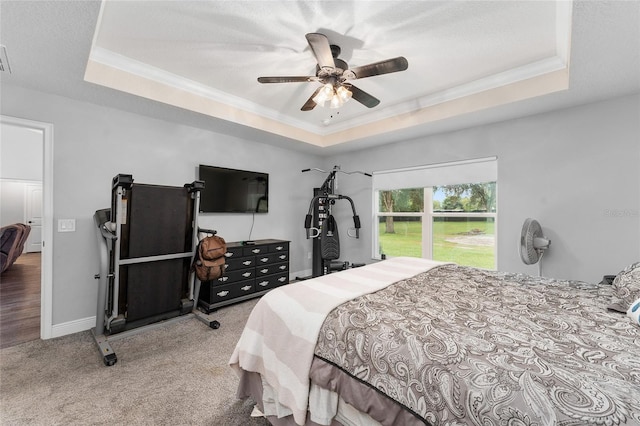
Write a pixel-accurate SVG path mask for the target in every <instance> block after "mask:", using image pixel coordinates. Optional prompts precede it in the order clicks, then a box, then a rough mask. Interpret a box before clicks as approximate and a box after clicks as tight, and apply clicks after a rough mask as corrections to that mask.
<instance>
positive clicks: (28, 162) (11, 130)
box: [0, 123, 43, 182]
mask: <svg viewBox="0 0 640 426" xmlns="http://www.w3.org/2000/svg"><path fill="white" fill-rule="evenodd" d="M42 137H43V136H42V131H41V130H36V129H29V128H26V127H22V126H15V125H12V124H7V123H1V124H0V178H2V179H15V180H23V181H25V180H26V181H37V182H42V158H43V149H42Z"/></svg>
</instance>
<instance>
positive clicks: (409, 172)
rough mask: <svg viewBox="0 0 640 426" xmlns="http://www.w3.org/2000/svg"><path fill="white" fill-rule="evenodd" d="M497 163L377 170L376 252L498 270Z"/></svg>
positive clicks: (375, 176) (375, 186) (375, 182)
mask: <svg viewBox="0 0 640 426" xmlns="http://www.w3.org/2000/svg"><path fill="white" fill-rule="evenodd" d="M496 168H497V167H496V159H495V158H490V159H480V160H470V161H464V162H456V163H447V164H440V165H430V166H423V167H416V168H411V169H402V170H394V171H387V172H378V173H374V199H375V203H376V209H375V220H374V223H376V224H377V226H376V227H374V235H373V238H374V242H375V244H374V254H373V255H374V257H375V258H381V257H382V255H384V256H389V257H394V256H412V257H423V258H427V259H434V260H443V261H452V262H456V263H458V264H460V265H468V266H476V267H480V268H486V269H495V268H496V229H497V228H496V223H497V208H496V176H497V170H496ZM479 178H480V179H479Z"/></svg>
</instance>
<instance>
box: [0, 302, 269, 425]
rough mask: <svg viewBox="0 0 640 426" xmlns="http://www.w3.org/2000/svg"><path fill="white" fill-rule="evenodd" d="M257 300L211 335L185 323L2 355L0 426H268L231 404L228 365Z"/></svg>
mask: <svg viewBox="0 0 640 426" xmlns="http://www.w3.org/2000/svg"><path fill="white" fill-rule="evenodd" d="M255 303H256V300H251V301H247V302H243V303H240V304H237V305H233V306H230V307H225V308H222V309H220V310H219V311H217V312H215V313H214V314H213V316H214V317H215V319H216V320H218V321H220V323H221V327H220V328H219V329H217V330H213V329H211V328H209V327H207V326H206V325H205V324H203V323H202V322H200V321H198V320H197V319H195V318H193V317H190V318H186V319H181V320H179V321H173V322H168V323H166V324H162V325H161V326H160V327H158V328H155V329H153V330H146V331H144V332H142V333H138V334H135V335H131V336H127V337H125V338H122V339H119V340H115V341H113V342H112V343H111V345H112V347H113V349H114V351H115V352H116V355H117V356H118V362H117V364H116V365H114V366H111V367H106V366H105V365H104V364H103V362H102V357H101V356H100V355H99V353H98V351H97V349H96V345H95V343H94V341H93V339H92V337H91V334H90V332H88V331H87V332H82V333H77V334H73V335H69V336H64V337H60V338H56V339H50V340H45V341H42V340H37V341H32V342H28V343H24V344H21V345H18V346H14V347H10V348H6V349H2V350H0V423H1V424H2V425H100V424H104V425H107V424H108V425H114V424H116V425H124V424H127V425H216V426H217V425H224V426H227V425H231V426H235V425H237V426H244V425H267V424H268V422H267V421H266V420H265V419H262V418H250V417H249V414H250V413H251V410H252V407H253V404H252V402H251V401H248V402H243V401H240V400H238V399H237V398H236V396H235V392H236V387H237V385H238V379H237V376H236V374H235V372H234V371H233V370H231V368H230V367H229V366H228V360H229V357H230V356H231V353H232V351H233V349H234V347H235V344H236V342H237V340H238V337H239V336H240V333H241V331H242V328H243V327H244V324H245V322H246V319H247V317H248V315H249V313H250V311H251V309H252V308H253V306H254V305H255Z"/></svg>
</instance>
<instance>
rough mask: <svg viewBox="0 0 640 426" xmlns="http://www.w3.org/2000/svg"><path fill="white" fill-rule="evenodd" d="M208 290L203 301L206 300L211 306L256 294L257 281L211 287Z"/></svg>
mask: <svg viewBox="0 0 640 426" xmlns="http://www.w3.org/2000/svg"><path fill="white" fill-rule="evenodd" d="M207 290H208V292H205V294H203V296H205V297H201V299H205V300H206V301H207V302H208V303H209V304H214V303H220V302H224V301H226V300H230V299H235V298H236V297H241V296H244V295H246V294H250V293H253V292H255V281H254V280H248V281H240V282H237V283H233V284H227V285H210V287H209V288H208V289H207ZM207 293H208V294H207Z"/></svg>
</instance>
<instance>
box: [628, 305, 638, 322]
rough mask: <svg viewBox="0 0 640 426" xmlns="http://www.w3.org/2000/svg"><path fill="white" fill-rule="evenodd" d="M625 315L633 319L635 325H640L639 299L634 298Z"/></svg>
mask: <svg viewBox="0 0 640 426" xmlns="http://www.w3.org/2000/svg"><path fill="white" fill-rule="evenodd" d="M627 316H628V317H629V318H631V319H632V320H633V323H634V324H635V325H640V299H638V300H636V301H635V302H633V303H632V304H631V306H629V310H628V311H627Z"/></svg>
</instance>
